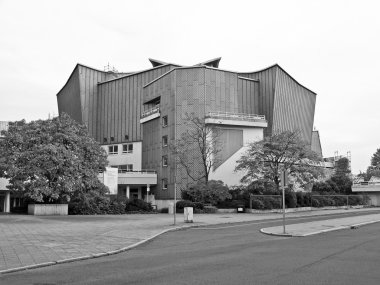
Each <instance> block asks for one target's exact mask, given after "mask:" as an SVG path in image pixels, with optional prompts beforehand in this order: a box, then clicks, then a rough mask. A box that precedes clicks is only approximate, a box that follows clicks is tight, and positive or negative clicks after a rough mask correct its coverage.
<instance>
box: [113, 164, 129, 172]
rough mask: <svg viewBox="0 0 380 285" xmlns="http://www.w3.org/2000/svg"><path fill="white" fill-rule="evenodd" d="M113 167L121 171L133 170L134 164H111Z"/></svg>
mask: <svg viewBox="0 0 380 285" xmlns="http://www.w3.org/2000/svg"><path fill="white" fill-rule="evenodd" d="M111 167H113V168H117V169H119V172H128V171H133V164H123V165H111Z"/></svg>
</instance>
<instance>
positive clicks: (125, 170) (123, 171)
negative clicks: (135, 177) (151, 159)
mask: <svg viewBox="0 0 380 285" xmlns="http://www.w3.org/2000/svg"><path fill="white" fill-rule="evenodd" d="M119 173H136V174H157V171H155V170H148V169H147V170H146V169H142V170H128V169H119Z"/></svg>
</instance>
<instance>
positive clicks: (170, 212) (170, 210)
mask: <svg viewBox="0 0 380 285" xmlns="http://www.w3.org/2000/svg"><path fill="white" fill-rule="evenodd" d="M168 208H169V209H168V210H169V211H168V213H169V214H171V215H173V214H174V203H169V207H168Z"/></svg>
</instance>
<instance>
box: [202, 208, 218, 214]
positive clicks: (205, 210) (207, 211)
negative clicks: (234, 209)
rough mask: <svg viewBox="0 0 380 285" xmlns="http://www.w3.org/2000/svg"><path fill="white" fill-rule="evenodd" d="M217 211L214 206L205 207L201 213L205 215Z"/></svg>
mask: <svg viewBox="0 0 380 285" xmlns="http://www.w3.org/2000/svg"><path fill="white" fill-rule="evenodd" d="M217 210H218V208H217V207H214V206H205V207H204V209H203V213H205V214H214V213H216V211H217Z"/></svg>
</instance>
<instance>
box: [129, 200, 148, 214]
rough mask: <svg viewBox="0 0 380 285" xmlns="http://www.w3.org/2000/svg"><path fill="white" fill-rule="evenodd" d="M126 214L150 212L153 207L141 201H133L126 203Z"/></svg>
mask: <svg viewBox="0 0 380 285" xmlns="http://www.w3.org/2000/svg"><path fill="white" fill-rule="evenodd" d="M125 211H126V212H136V211H137V212H152V211H153V207H152V204H151V203H147V202H145V201H144V200H141V199H133V200H129V201H127V202H126V205H125Z"/></svg>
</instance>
